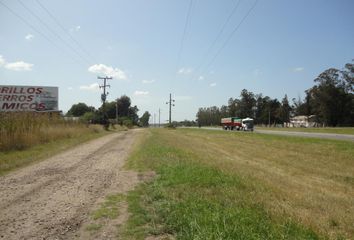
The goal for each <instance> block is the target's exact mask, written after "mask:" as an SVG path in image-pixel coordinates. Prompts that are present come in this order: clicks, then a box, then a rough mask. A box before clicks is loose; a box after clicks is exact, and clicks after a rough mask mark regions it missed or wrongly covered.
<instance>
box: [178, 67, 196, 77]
mask: <svg viewBox="0 0 354 240" xmlns="http://www.w3.org/2000/svg"><path fill="white" fill-rule="evenodd" d="M192 72H193V69H191V68H181V69H180V70H178V73H179V74H185V75H188V74H191V73H192Z"/></svg>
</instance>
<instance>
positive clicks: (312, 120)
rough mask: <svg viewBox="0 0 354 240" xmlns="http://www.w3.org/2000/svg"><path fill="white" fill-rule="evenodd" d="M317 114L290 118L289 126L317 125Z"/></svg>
mask: <svg viewBox="0 0 354 240" xmlns="http://www.w3.org/2000/svg"><path fill="white" fill-rule="evenodd" d="M317 126H318V123H317V122H316V115H310V116H304V115H302V116H295V117H293V118H290V125H289V127H317Z"/></svg>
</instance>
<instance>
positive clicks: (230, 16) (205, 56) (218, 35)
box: [196, 0, 241, 71]
mask: <svg viewBox="0 0 354 240" xmlns="http://www.w3.org/2000/svg"><path fill="white" fill-rule="evenodd" d="M240 3H241V0H238V1H237V3H236V5H235V6H234V7H233V9H232V11H231V13H230V14H229V16H228V17H227V19H226V21H225V22H224V24H223V25H222V27H221V29H220V31H219V32H218V34H217V35H216V37H215V39H214V41H213V42H212V44H211V45H210V46H209V48H208V50H207V51H206V52H205V54H204V56H203V58H202V61H203V60H204V59H207V57H208V56H209V54H210V52H211V50H212V49H213V48H214V46H215V44H216V43H217V42H218V40H219V39H220V37H221V35H222V33H223V32H224V30H225V28H226V26H227V24H228V23H229V22H230V20H231V18H232V17H233V15H234V14H235V13H236V10H237V9H238V7H239V5H240ZM202 65H203V64H202V63H201V64H200V65H199V66H198V67H197V68H196V71H198V70H199V69H200V68H201V67H202Z"/></svg>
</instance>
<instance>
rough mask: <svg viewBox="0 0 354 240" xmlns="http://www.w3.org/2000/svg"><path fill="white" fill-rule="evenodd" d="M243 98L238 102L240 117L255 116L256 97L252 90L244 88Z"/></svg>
mask: <svg viewBox="0 0 354 240" xmlns="http://www.w3.org/2000/svg"><path fill="white" fill-rule="evenodd" d="M240 97H241V99H240V100H239V102H238V104H237V108H238V117H241V118H246V117H253V115H254V114H253V109H254V107H255V106H256V99H255V96H254V94H253V93H252V92H249V91H247V90H246V89H243V90H242V91H241V95H240Z"/></svg>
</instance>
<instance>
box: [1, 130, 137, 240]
mask: <svg viewBox="0 0 354 240" xmlns="http://www.w3.org/2000/svg"><path fill="white" fill-rule="evenodd" d="M138 132H139V130H132V131H128V132H121V133H113V134H110V135H107V136H105V137H102V138H99V139H96V140H93V141H90V142H89V143H85V144H82V145H80V146H78V147H75V148H73V149H71V150H68V151H66V152H63V153H61V154H58V155H56V156H53V157H51V158H49V159H47V160H45V161H42V162H40V163H38V164H34V165H32V166H29V167H26V168H23V169H20V170H18V171H16V172H13V173H10V174H8V175H6V176H2V177H0V193H1V194H0V239H68V238H70V239H71V238H79V237H80V231H78V230H79V229H80V227H81V225H82V223H83V222H84V221H85V220H86V219H87V218H88V217H89V214H90V212H91V210H92V209H93V207H94V206H95V204H96V203H97V201H98V199H101V198H102V197H104V196H105V195H106V194H108V193H111V192H112V191H113V192H119V193H125V192H127V191H129V190H131V189H133V188H134V186H135V185H136V184H137V183H139V181H140V180H139V176H138V174H137V173H135V172H132V171H122V170H121V168H122V166H123V165H124V161H125V159H126V158H127V156H128V153H129V151H130V149H131V146H132V144H133V142H134V140H135V138H136V136H137V134H139V133H138Z"/></svg>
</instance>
